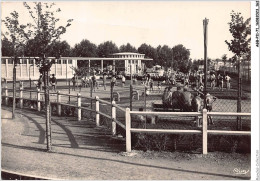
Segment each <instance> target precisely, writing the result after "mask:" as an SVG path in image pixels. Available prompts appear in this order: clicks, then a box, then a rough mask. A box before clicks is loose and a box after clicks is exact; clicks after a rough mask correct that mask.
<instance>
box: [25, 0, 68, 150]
mask: <svg viewBox="0 0 260 181" xmlns="http://www.w3.org/2000/svg"><path fill="white" fill-rule="evenodd" d="M23 4H24V7H26V8H27V10H28V12H29V14H30V16H31V17H32V20H33V23H28V24H27V26H28V27H29V30H28V31H27V33H26V36H27V38H30V42H33V45H36V47H35V49H36V52H37V54H38V58H35V60H36V65H37V66H38V67H39V71H40V73H41V74H43V77H44V94H45V111H46V112H45V113H46V138H47V151H51V123H50V116H51V113H50V95H49V71H50V69H51V66H52V64H53V63H55V60H51V61H50V60H49V59H47V57H46V55H48V47H49V46H50V45H51V44H52V43H54V42H55V41H57V40H59V38H60V36H61V35H62V34H64V33H65V32H66V28H67V27H69V26H70V25H71V22H72V21H73V20H72V19H69V20H67V24H66V26H60V25H59V26H58V25H57V23H58V22H59V19H58V18H55V16H56V13H59V12H60V11H61V10H60V8H57V9H56V8H55V3H41V2H35V3H34V6H32V7H31V6H29V4H27V3H26V2H24V3H23ZM54 8H55V9H54ZM57 26H58V27H57ZM56 58H58V57H56Z"/></svg>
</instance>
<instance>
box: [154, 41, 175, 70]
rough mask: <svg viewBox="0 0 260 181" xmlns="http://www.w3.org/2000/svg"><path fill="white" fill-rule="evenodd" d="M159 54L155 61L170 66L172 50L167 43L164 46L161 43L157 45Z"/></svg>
mask: <svg viewBox="0 0 260 181" xmlns="http://www.w3.org/2000/svg"><path fill="white" fill-rule="evenodd" d="M157 54H158V59H157V61H156V62H155V63H156V64H158V65H162V66H164V67H170V66H171V61H172V50H171V48H170V47H168V46H167V45H164V46H163V47H162V46H161V45H159V46H158V47H157Z"/></svg>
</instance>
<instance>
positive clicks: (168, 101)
mask: <svg viewBox="0 0 260 181" xmlns="http://www.w3.org/2000/svg"><path fill="white" fill-rule="evenodd" d="M162 103H163V106H164V107H170V106H171V105H172V91H171V87H170V86H169V87H165V89H164V92H163V96H162Z"/></svg>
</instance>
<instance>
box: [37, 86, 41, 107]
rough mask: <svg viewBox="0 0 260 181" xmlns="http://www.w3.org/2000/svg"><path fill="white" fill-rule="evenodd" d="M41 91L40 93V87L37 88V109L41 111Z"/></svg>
mask: <svg viewBox="0 0 260 181" xmlns="http://www.w3.org/2000/svg"><path fill="white" fill-rule="evenodd" d="M40 99H41V93H40V89H37V110H38V111H41V102H40Z"/></svg>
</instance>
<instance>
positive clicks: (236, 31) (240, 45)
mask: <svg viewBox="0 0 260 181" xmlns="http://www.w3.org/2000/svg"><path fill="white" fill-rule="evenodd" d="M230 16H231V22H229V23H228V24H229V31H230V33H231V34H232V36H233V38H234V39H233V40H231V41H230V42H228V41H227V40H225V42H226V44H227V45H228V48H229V50H230V51H232V52H233V53H234V54H235V55H236V56H238V57H241V56H242V55H243V54H247V53H248V52H249V51H250V46H251V45H250V41H251V36H250V35H251V18H248V19H247V20H245V21H244V18H243V17H242V16H241V13H235V12H234V11H232V12H231V13H230Z"/></svg>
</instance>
